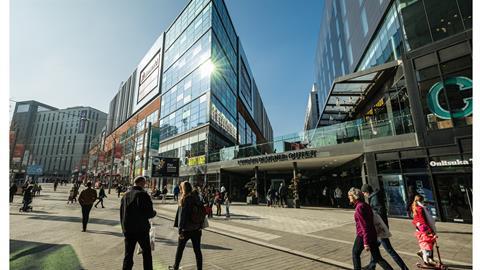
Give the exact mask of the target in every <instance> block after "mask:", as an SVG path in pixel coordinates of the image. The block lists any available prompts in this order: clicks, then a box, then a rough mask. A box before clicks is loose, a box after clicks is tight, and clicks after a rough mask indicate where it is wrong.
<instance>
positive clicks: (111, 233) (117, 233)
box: [87, 229, 123, 237]
mask: <svg viewBox="0 0 480 270" xmlns="http://www.w3.org/2000/svg"><path fill="white" fill-rule="evenodd" d="M87 233H94V234H104V235H112V236H117V237H123V233H120V232H109V231H97V230H88V229H87Z"/></svg>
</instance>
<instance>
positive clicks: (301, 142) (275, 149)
mask: <svg viewBox="0 0 480 270" xmlns="http://www.w3.org/2000/svg"><path fill="white" fill-rule="evenodd" d="M412 132H414V128H413V121H412V117H411V115H410V114H402V115H399V116H397V117H394V118H391V119H384V120H377V121H373V120H370V121H364V120H363V119H357V120H353V121H348V122H343V123H340V124H335V125H331V126H325V127H320V128H316V129H311V130H307V131H302V132H297V133H292V134H288V135H285V136H280V137H277V138H275V139H274V140H273V141H271V142H266V143H261V144H255V145H236V146H231V147H227V148H223V149H220V150H219V151H217V152H213V153H210V154H209V155H208V162H217V161H226V160H234V159H238V158H246V157H252V156H258V155H264V154H270V153H282V152H286V151H292V150H301V149H310V148H320V147H324V146H332V145H337V144H343V143H349V142H357V141H362V140H370V139H376V138H382V137H388V136H395V135H401V134H406V133H412Z"/></svg>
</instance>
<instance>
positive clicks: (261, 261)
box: [10, 184, 338, 270]
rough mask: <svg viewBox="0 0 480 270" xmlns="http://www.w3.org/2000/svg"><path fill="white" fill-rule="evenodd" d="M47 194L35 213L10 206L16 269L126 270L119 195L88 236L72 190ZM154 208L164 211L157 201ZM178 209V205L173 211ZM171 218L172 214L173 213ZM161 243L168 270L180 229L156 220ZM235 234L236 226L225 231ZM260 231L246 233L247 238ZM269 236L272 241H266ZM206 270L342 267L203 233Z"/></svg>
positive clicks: (187, 261)
mask: <svg viewBox="0 0 480 270" xmlns="http://www.w3.org/2000/svg"><path fill="white" fill-rule="evenodd" d="M42 187H44V192H42V195H41V196H40V197H36V198H34V201H33V203H32V206H33V212H28V213H19V212H18V208H19V207H20V202H21V198H20V196H16V197H15V199H14V203H12V204H11V205H10V248H11V253H10V263H11V269H14V270H15V269H42V270H50V269H52V270H53V269H54V270H57V269H62V270H70V269H72V270H73V269H75V270H77V269H89V270H90V269H95V270H96V269H121V266H122V260H123V252H124V243H123V239H124V238H123V235H122V233H121V227H120V223H119V202H120V200H119V199H118V198H117V197H116V194H114V191H113V190H112V194H111V195H110V196H108V195H109V194H107V196H108V198H107V199H106V200H105V207H106V208H94V209H92V212H91V214H90V222H89V224H88V228H87V232H85V233H84V232H81V227H82V226H81V210H80V206H79V205H78V204H73V205H70V204H69V205H67V204H66V203H67V198H68V191H69V189H70V188H71V185H68V186H66V187H65V186H59V187H58V189H57V191H56V192H53V187H52V185H43V184H42ZM155 208H156V209H157V210H159V211H167V213H171V210H165V209H163V206H160V205H159V204H158V203H157V201H156V202H155ZM169 208H171V209H173V208H174V205H171V206H169ZM170 215H172V214H170ZM154 225H155V232H156V241H155V251H153V260H154V269H159V270H164V269H167V267H168V265H171V264H173V261H174V257H175V251H176V245H177V237H178V230H177V229H176V228H173V222H172V221H171V220H168V219H164V218H155V219H154ZM225 228H226V230H225V231H227V230H228V231H229V232H230V233H231V234H232V235H233V234H234V232H233V231H232V228H236V227H233V226H232V225H231V224H225V225H224V227H223V229H225ZM254 231H255V230H252V229H248V228H243V231H242V232H243V234H248V233H251V232H254ZM271 235H273V234H269V233H268V232H264V233H261V232H259V234H258V235H257V236H258V237H260V239H263V240H261V241H266V240H265V239H268V240H270V241H271V240H274V239H271V238H269V237H271ZM267 236H269V237H267ZM202 253H203V255H204V269H207V270H209V269H215V270H216V269H226V270H228V269H232V270H239V269H279V270H281V269H285V270H286V269H312V270H313V269H338V267H337V266H333V265H328V264H324V263H320V262H319V261H316V260H313V259H310V258H306V257H304V256H303V257H302V256H299V255H295V254H292V253H290V254H289V253H286V252H285V251H280V250H278V249H272V248H270V247H265V246H262V245H258V244H255V243H253V242H248V241H243V240H241V239H238V238H233V237H230V236H227V235H225V234H223V235H222V234H218V233H214V232H210V231H204V232H203V237H202ZM134 262H135V265H134V269H142V257H141V255H136V256H134ZM182 267H183V269H185V270H191V269H196V267H195V257H194V254H193V250H192V248H191V244H188V245H187V249H186V250H185V253H184V256H183V260H182Z"/></svg>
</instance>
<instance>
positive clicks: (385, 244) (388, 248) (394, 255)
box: [368, 238, 408, 270]
mask: <svg viewBox="0 0 480 270" xmlns="http://www.w3.org/2000/svg"><path fill="white" fill-rule="evenodd" d="M380 242H381V243H382V246H383V248H384V249H385V251H386V252H388V254H390V256H391V257H392V259H393V260H394V261H395V262H396V263H397V264H398V266H399V267H400V269H402V270H408V267H407V265H405V262H403V260H402V258H400V256H399V255H398V254H397V252H396V251H395V249H393V247H392V244H391V243H390V239H388V238H383V239H382V240H380ZM368 267H369V268H370V269H375V262H374V261H373V257H372V259H371V260H370V264H369V265H368Z"/></svg>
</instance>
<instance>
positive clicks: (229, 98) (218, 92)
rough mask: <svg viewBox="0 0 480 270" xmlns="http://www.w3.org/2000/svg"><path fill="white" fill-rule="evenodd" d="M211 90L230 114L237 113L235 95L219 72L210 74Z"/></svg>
mask: <svg viewBox="0 0 480 270" xmlns="http://www.w3.org/2000/svg"><path fill="white" fill-rule="evenodd" d="M211 90H212V93H213V95H215V97H216V98H218V100H219V101H220V103H222V105H223V106H224V107H225V108H226V109H227V111H228V112H229V113H230V114H231V115H237V96H236V94H235V93H234V92H233V90H232V89H231V88H230V87H229V86H228V84H227V82H226V81H225V80H224V78H223V77H222V76H221V74H220V73H219V72H214V73H213V74H212V89H211Z"/></svg>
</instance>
